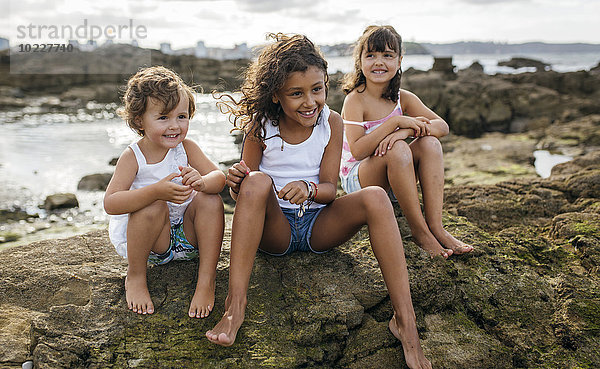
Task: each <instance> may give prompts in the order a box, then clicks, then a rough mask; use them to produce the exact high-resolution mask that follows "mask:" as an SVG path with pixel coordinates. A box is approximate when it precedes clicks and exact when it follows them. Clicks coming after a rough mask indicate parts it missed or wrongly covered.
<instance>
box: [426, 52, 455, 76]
mask: <svg viewBox="0 0 600 369" xmlns="http://www.w3.org/2000/svg"><path fill="white" fill-rule="evenodd" d="M454 67H455V66H454V65H453V64H452V57H451V56H449V57H439V56H436V57H434V58H433V66H432V67H431V70H432V71H433V72H442V73H444V74H446V75H452V74H454Z"/></svg>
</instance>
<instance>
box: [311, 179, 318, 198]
mask: <svg viewBox="0 0 600 369" xmlns="http://www.w3.org/2000/svg"><path fill="white" fill-rule="evenodd" d="M310 184H312V185H314V186H315V193H314V195H313V197H310V199H311V200H314V199H315V198H317V194H318V193H319V187H317V184H316V183H315V182H313V181H311V182H310Z"/></svg>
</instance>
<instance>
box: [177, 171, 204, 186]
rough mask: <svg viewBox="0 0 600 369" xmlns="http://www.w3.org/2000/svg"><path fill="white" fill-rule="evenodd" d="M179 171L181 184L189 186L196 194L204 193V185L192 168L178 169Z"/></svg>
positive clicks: (202, 179)
mask: <svg viewBox="0 0 600 369" xmlns="http://www.w3.org/2000/svg"><path fill="white" fill-rule="evenodd" d="M179 170H180V171H181V183H182V184H183V185H184V186H190V187H192V188H193V189H194V190H196V191H198V192H202V191H204V189H205V188H206V184H205V183H204V178H203V177H202V176H201V175H200V173H199V172H198V171H197V170H196V169H194V168H192V167H182V166H180V167H179Z"/></svg>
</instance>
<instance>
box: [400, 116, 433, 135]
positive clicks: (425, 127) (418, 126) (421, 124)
mask: <svg viewBox="0 0 600 369" xmlns="http://www.w3.org/2000/svg"><path fill="white" fill-rule="evenodd" d="M430 125H431V122H430V121H429V119H428V118H425V117H416V118H413V117H409V116H402V117H400V119H399V121H398V128H401V129H402V128H409V129H412V130H413V131H414V135H413V136H414V137H423V136H429V134H430V133H429V126H430Z"/></svg>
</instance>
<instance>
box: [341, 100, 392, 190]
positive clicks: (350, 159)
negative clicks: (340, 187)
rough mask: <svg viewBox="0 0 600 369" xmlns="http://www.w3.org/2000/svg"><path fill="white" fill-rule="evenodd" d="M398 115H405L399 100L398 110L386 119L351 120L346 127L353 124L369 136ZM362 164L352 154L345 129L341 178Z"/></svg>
mask: <svg viewBox="0 0 600 369" xmlns="http://www.w3.org/2000/svg"><path fill="white" fill-rule="evenodd" d="M396 115H403V113H402V107H401V106H400V99H398V104H397V105H396V108H395V109H394V110H393V111H392V112H391V113H390V114H389V115H388V116H387V117H385V118H381V119H378V120H372V121H367V122H352V121H349V120H344V126H345V125H346V124H353V125H357V126H361V127H363V128H364V129H365V134H369V133H371V132H372V131H374V130H375V129H376V128H377V127H379V126H380V125H381V124H382V123H383V122H385V121H386V120H388V119H390V118H391V117H394V116H396ZM358 164H360V161H358V160H356V159H354V156H352V153H351V152H350V145H348V138H347V137H346V130H345V129H344V143H343V145H342V162H341V164H340V177H341V178H342V180H344V179H345V178H346V177H347V176H348V173H350V171H351V170H352V169H353V168H354V166H356V165H358Z"/></svg>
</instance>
